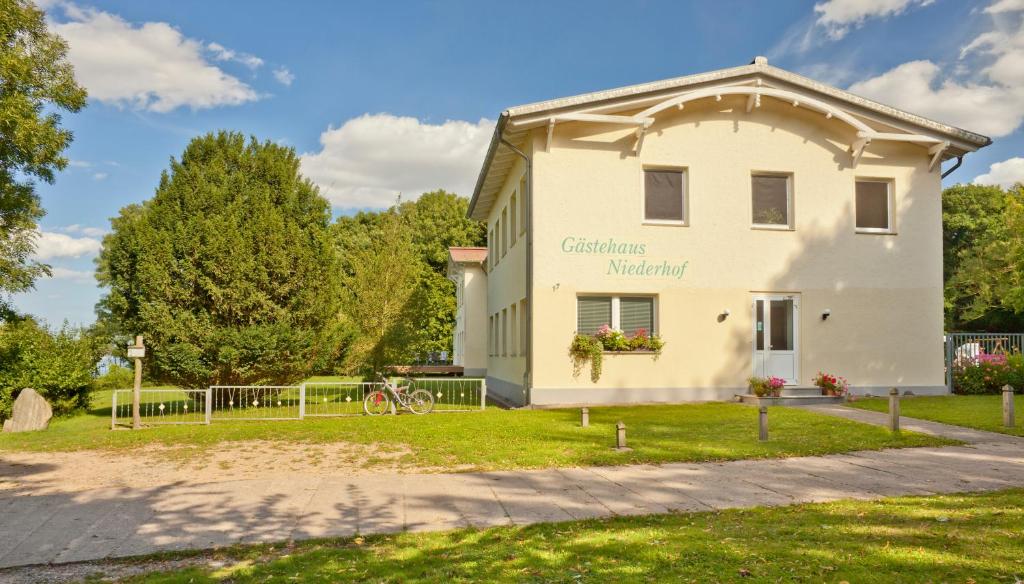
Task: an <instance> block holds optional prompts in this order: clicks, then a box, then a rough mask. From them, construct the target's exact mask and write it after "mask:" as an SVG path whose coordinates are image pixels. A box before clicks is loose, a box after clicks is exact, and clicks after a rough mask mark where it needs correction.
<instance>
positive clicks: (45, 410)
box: [4, 388, 53, 432]
mask: <svg viewBox="0 0 1024 584" xmlns="http://www.w3.org/2000/svg"><path fill="white" fill-rule="evenodd" d="M52 417H53V408H51V407H50V404H49V403H47V401H46V400H45V399H43V396H41V395H39V393H38V392H36V390H34V389H32V388H26V389H23V390H21V393H19V394H18V399H16V400H14V407H13V408H12V409H11V419H9V420H5V421H4V432H31V431H33V430H45V429H46V427H47V426H49V425H50V418H52Z"/></svg>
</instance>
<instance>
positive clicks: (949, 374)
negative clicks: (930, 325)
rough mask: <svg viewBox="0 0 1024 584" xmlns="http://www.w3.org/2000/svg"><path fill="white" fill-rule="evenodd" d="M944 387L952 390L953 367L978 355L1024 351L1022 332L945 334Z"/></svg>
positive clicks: (972, 359) (974, 358)
mask: <svg viewBox="0 0 1024 584" xmlns="http://www.w3.org/2000/svg"><path fill="white" fill-rule="evenodd" d="M945 345H946V346H945V348H946V387H947V389H949V391H953V368H954V367H955V366H958V365H962V364H964V363H967V362H970V361H974V360H977V359H978V357H979V356H981V355H984V354H988V355H995V354H998V353H1004V354H1012V353H1021V352H1024V333H959V332H950V333H946V336H945Z"/></svg>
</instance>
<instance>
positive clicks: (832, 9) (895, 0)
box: [814, 0, 934, 40]
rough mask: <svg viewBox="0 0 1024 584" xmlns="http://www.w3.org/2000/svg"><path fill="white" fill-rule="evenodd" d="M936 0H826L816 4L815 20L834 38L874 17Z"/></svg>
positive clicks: (884, 15)
mask: <svg viewBox="0 0 1024 584" xmlns="http://www.w3.org/2000/svg"><path fill="white" fill-rule="evenodd" d="M933 1H934V0H826V1H825V2H820V3H818V4H815V5H814V12H815V13H816V14H817V15H818V20H817V21H816V22H815V24H817V25H818V26H822V27H824V28H825V31H826V33H827V34H828V36H829V38H831V39H832V40H839V39H841V38H843V37H844V36H846V33H848V32H849V31H850V28H856V27H859V26H861V25H862V24H864V22H865V21H867V20H869V19H872V18H888V17H890V16H896V15H898V14H901V13H903V12H904V11H905V10H907V8H910V7H911V6H927V5H929V4H931V3H932V2H933Z"/></svg>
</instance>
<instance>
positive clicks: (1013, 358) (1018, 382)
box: [953, 353, 1024, 395]
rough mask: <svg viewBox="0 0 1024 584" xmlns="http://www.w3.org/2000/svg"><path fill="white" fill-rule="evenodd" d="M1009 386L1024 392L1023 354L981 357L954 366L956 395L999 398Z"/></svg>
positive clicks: (983, 355) (985, 354)
mask: <svg viewBox="0 0 1024 584" xmlns="http://www.w3.org/2000/svg"><path fill="white" fill-rule="evenodd" d="M1006 384H1009V385H1011V386H1013V388H1014V389H1016V390H1017V391H1021V389H1022V388H1024V356H1022V355H1021V354H1019V353H1017V354H1013V355H1006V354H1004V353H994V354H988V353H981V354H980V355H978V356H977V357H969V358H964V359H961V360H959V361H958V362H957V363H954V364H953V393H958V394H962V395H980V394H986V393H989V394H998V393H1001V392H1002V391H1003V386H1004V385H1006Z"/></svg>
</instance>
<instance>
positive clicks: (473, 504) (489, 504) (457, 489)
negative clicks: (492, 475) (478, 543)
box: [448, 474, 512, 529]
mask: <svg viewBox="0 0 1024 584" xmlns="http://www.w3.org/2000/svg"><path fill="white" fill-rule="evenodd" d="M449 476H450V477H451V480H450V481H449V484H448V493H449V494H450V496H451V497H452V504H453V505H455V508H456V509H458V510H459V512H460V513H461V514H462V516H463V517H465V519H466V522H467V523H469V524H470V525H472V526H473V527H476V528H479V529H483V528H487V527H496V526H499V525H511V524H512V519H511V518H509V516H508V514H507V513H506V512H505V508H504V507H502V506H501V503H500V502H499V501H498V499H497V497H495V495H494V491H493V490H492V489H491V486H490V485H489V484H488V483H487V481H486V480H484V479H482V478H481V477H480V476H479V475H475V474H474V475H471V474H459V475H449Z"/></svg>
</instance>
